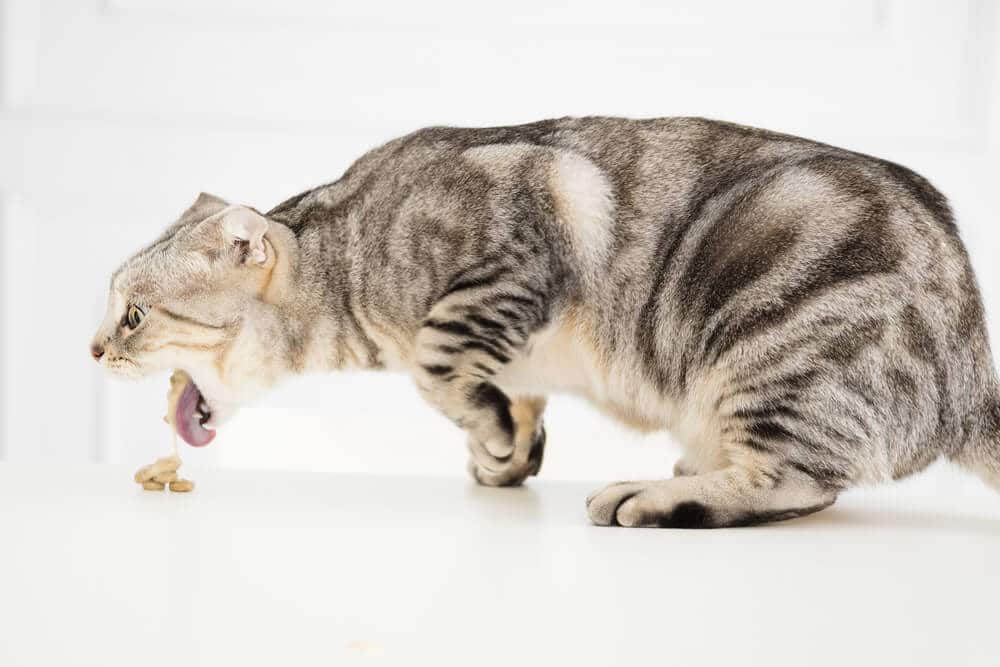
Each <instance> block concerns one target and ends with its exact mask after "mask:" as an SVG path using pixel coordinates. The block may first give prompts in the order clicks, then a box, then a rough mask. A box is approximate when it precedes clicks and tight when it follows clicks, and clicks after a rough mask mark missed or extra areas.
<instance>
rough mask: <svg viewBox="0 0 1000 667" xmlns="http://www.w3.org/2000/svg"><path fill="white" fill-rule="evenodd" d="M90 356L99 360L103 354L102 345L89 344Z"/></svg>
mask: <svg viewBox="0 0 1000 667" xmlns="http://www.w3.org/2000/svg"><path fill="white" fill-rule="evenodd" d="M90 356H92V357H93V358H94V361H100V360H101V357H103V356H104V346H103V345H101V344H100V343H96V342H95V343H91V344H90Z"/></svg>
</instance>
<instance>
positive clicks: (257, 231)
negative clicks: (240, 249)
mask: <svg viewBox="0 0 1000 667" xmlns="http://www.w3.org/2000/svg"><path fill="white" fill-rule="evenodd" d="M219 216H220V217H221V220H220V223H221V227H222V236H223V238H224V239H225V241H226V242H227V243H232V244H243V243H246V244H247V245H246V254H245V255H244V256H243V261H244V262H246V263H248V264H249V263H251V262H254V263H257V264H266V263H267V246H266V245H265V243H264V234H265V233H267V218H265V217H264V216H262V215H261V214H260V213H258V212H257V211H255V210H254V209H252V208H249V207H248V206H229V207H227V208H226V209H225V210H223V211H222V212H221V213H220V214H219Z"/></svg>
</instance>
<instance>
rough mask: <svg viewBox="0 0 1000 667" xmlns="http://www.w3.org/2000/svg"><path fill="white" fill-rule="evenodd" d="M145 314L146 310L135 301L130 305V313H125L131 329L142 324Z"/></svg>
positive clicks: (126, 321)
mask: <svg viewBox="0 0 1000 667" xmlns="http://www.w3.org/2000/svg"><path fill="white" fill-rule="evenodd" d="M145 316H146V311H145V310H143V309H142V308H140V307H139V306H137V305H135V304H134V303H133V304H131V305H130V306H129V307H128V313H126V315H125V323H126V324H127V325H128V328H129V329H135V328H136V327H138V326H139V325H140V324H142V318H144V317H145Z"/></svg>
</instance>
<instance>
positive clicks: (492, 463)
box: [467, 424, 546, 486]
mask: <svg viewBox="0 0 1000 667" xmlns="http://www.w3.org/2000/svg"><path fill="white" fill-rule="evenodd" d="M545 437H546V436H545V427H544V426H542V425H541V424H539V425H538V428H537V430H536V431H535V432H534V433H533V434H532V440H531V445H530V447H528V448H526V449H527V451H526V452H523V451H518V450H515V451H514V453H513V454H512V455H511V456H510V457H509V459H508V460H498V459H496V458H492V457H490V458H489V459H485V460H484V457H482V456H481V455H480V456H478V457H477V455H476V454H477V452H482V451H483V448H482V447H474V446H471V443H470V447H469V450H470V451H471V452H472V456H471V457H470V458H469V463H468V466H467V468H468V470H469V474H470V475H471V476H472V479H474V480H476V482H477V483H478V484H482V485H483V486H520V485H521V484H522V483H523V482H524V480H526V479H527V478H528V477H531V476H533V475H537V474H538V471H539V470H541V468H542V458H543V457H544V455H545Z"/></svg>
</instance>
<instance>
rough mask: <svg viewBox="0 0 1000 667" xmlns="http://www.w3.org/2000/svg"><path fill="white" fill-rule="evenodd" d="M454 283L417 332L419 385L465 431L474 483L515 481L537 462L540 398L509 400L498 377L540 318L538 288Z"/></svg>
mask: <svg viewBox="0 0 1000 667" xmlns="http://www.w3.org/2000/svg"><path fill="white" fill-rule="evenodd" d="M464 285H468V286H464ZM459 287H460V289H455V290H454V291H452V292H451V293H450V294H448V295H447V296H446V297H445V298H444V299H442V300H441V301H440V302H439V303H438V304H436V305H435V306H434V308H432V309H431V312H430V314H429V315H428V316H427V318H425V320H424V322H423V324H422V327H421V329H420V332H419V333H418V335H417V338H416V345H415V357H416V359H415V361H416V364H415V378H416V381H417V386H418V388H419V389H420V392H421V393H422V394H423V396H424V397H425V398H426V399H427V400H428V401H429V402H430V403H431V404H433V405H434V406H436V407H437V408H438V409H439V410H440V411H441V412H442V413H444V415H445V416H447V417H448V418H449V419H451V420H452V421H453V422H454V423H455V424H457V425H458V426H459V427H461V428H462V429H464V430H465V431H466V433H467V441H468V447H469V451H470V454H471V460H470V463H469V472H470V473H471V474H472V476H473V477H474V478H475V479H476V481H478V482H479V483H480V484H484V485H487V486H516V485H518V484H520V483H521V482H523V481H524V479H525V478H526V477H528V476H530V475H534V474H537V472H538V469H539V468H540V467H541V463H542V454H543V450H544V445H545V429H544V427H543V426H542V419H541V417H542V411H543V410H544V408H545V399H544V398H540V397H528V396H525V397H520V396H517V397H514V399H513V400H512V399H511V397H509V396H508V395H507V394H506V393H504V391H503V390H502V389H501V388H500V387H499V386H498V385H497V383H496V381H495V380H496V378H497V376H498V375H499V374H500V371H501V370H503V368H504V367H505V366H506V365H507V364H509V363H510V362H511V361H512V360H514V359H515V358H517V357H518V356H519V355H521V353H522V350H523V348H524V346H525V344H526V343H527V340H528V338H529V336H530V335H531V334H532V333H533V332H534V331H536V330H537V329H538V327H539V326H540V325H541V323H542V322H544V321H545V304H544V303H543V301H542V299H543V293H542V292H541V291H540V290H537V289H533V288H531V287H529V286H523V285H520V284H517V283H515V282H508V281H500V280H497V282H492V281H491V282H489V283H486V284H483V283H482V282H480V281H469V282H467V283H464V284H460V285H459Z"/></svg>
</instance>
